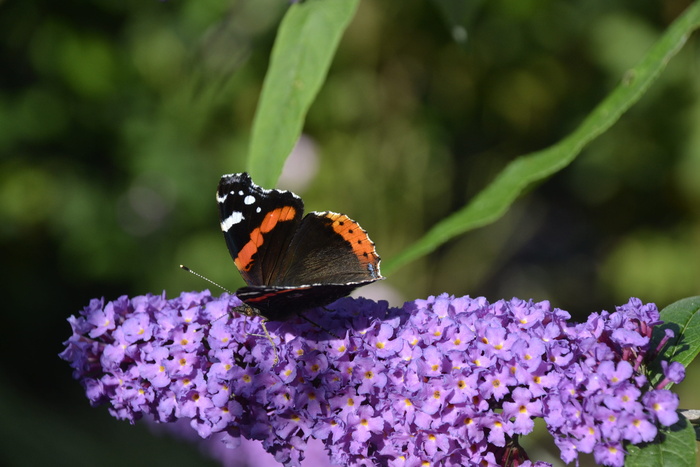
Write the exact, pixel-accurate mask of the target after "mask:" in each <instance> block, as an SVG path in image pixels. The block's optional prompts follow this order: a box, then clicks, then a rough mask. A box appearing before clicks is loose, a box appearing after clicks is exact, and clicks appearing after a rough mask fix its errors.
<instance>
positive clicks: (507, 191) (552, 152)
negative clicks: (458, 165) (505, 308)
mask: <svg viewBox="0 0 700 467" xmlns="http://www.w3.org/2000/svg"><path fill="white" fill-rule="evenodd" d="M699 26H700V3H697V2H696V3H693V4H692V5H691V6H690V7H688V9H687V10H686V11H685V12H684V13H683V15H681V16H680V17H679V18H678V19H676V21H675V22H674V23H673V24H672V25H671V26H670V27H669V28H668V29H667V30H666V32H665V33H664V34H663V35H662V37H661V38H660V39H659V40H658V42H657V43H656V44H655V45H654V46H653V47H652V48H651V50H649V52H648V53H647V54H646V56H645V57H644V58H643V59H642V60H641V62H640V63H639V64H638V65H637V66H636V67H634V68H632V69H631V70H629V71H628V72H627V73H626V76H625V78H624V79H623V80H622V82H621V83H620V84H619V85H618V86H617V87H616V88H615V89H614V90H613V92H612V93H611V94H610V95H608V97H607V98H605V100H603V102H601V103H600V104H599V105H598V106H597V107H596V108H595V109H593V111H592V112H591V113H590V115H589V116H588V117H587V118H586V119H585V120H584V121H583V123H581V125H580V126H579V127H578V128H577V129H576V130H575V131H574V132H573V133H571V134H570V135H569V136H567V137H566V138H564V139H563V140H562V141H560V142H559V143H557V144H555V145H554V146H551V147H549V148H547V149H544V150H542V151H538V152H534V153H531V154H528V155H525V156H521V157H519V158H517V159H515V160H514V161H513V162H511V163H510V164H509V165H508V166H507V167H506V168H505V169H504V170H503V171H502V172H501V173H500V174H499V175H498V176H497V177H496V179H495V180H494V181H493V182H492V183H491V184H490V185H489V186H488V187H486V188H485V189H484V190H483V191H482V192H481V193H479V194H478V195H477V196H476V197H474V199H473V200H472V201H471V202H470V203H469V204H468V205H466V206H465V207H464V208H462V209H461V210H460V211H458V212H456V213H454V214H453V215H451V216H450V217H448V218H446V219H444V220H443V221H441V222H439V223H438V224H437V225H435V226H434V227H433V228H432V229H430V230H429V231H428V233H426V234H425V236H423V237H422V238H421V239H419V240H418V241H417V242H415V243H414V244H413V245H411V246H409V247H408V248H406V249H405V250H404V251H403V252H401V253H400V254H399V255H398V256H396V257H394V258H391V259H390V260H388V261H386V263H385V264H382V269H383V270H384V272H385V273H386V274H387V275H388V274H391V273H392V272H393V271H395V270H396V269H398V268H399V267H400V266H402V265H404V264H406V263H408V262H410V261H413V260H415V259H417V258H419V257H421V256H423V255H426V254H428V253H430V252H431V251H433V250H435V249H436V248H437V247H439V246H440V245H442V244H444V243H445V242H447V241H449V240H450V239H452V238H454V237H456V236H457V235H460V234H463V233H464V232H467V231H468V230H471V229H475V228H477V227H481V226H484V225H487V224H490V223H492V222H494V221H496V220H497V219H499V218H500V217H501V216H503V214H504V213H505V212H506V211H507V210H508V208H509V207H510V205H511V204H512V203H513V202H514V201H515V200H516V199H517V198H518V196H519V195H520V194H521V193H522V192H523V190H525V188H527V187H528V186H529V185H530V184H532V183H533V182H537V181H539V180H542V179H545V178H547V177H549V176H550V175H552V174H554V173H556V172H558V171H559V170H561V169H563V168H564V167H566V166H567V165H569V164H570V163H571V161H573V160H574V159H575V158H576V156H577V155H578V154H579V153H580V152H581V150H582V149H583V147H584V146H585V145H586V144H588V143H589V142H591V141H592V140H593V139H595V138H596V137H597V136H599V135H600V134H602V133H603V132H605V131H606V130H608V129H609V128H610V127H611V126H612V125H613V124H614V123H615V122H616V121H617V120H618V119H619V118H620V116H621V115H622V114H623V113H624V112H626V111H627V110H628V109H629V108H630V107H631V106H632V105H633V104H634V103H635V102H637V100H639V98H640V97H641V96H642V95H643V94H644V92H645V91H646V90H647V89H648V88H649V86H651V84H652V83H653V82H654V80H655V79H656V78H657V77H658V76H659V74H660V73H661V71H663V69H664V68H665V67H666V64H667V63H668V62H669V60H670V59H671V58H672V57H673V56H674V55H675V54H676V53H677V52H678V51H679V50H680V49H681V47H682V46H683V44H684V43H685V41H686V40H687V38H688V36H689V35H690V33H691V32H692V31H693V30H695V29H697V28H698V27H699Z"/></svg>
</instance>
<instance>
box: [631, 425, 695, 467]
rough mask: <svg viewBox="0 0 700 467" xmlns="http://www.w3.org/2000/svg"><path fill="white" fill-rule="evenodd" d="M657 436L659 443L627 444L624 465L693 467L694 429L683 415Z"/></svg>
mask: <svg viewBox="0 0 700 467" xmlns="http://www.w3.org/2000/svg"><path fill="white" fill-rule="evenodd" d="M659 436H660V437H661V441H660V442H659V443H654V444H651V443H650V444H645V445H641V446H634V445H631V446H628V449H627V451H628V452H629V454H628V455H627V457H626V458H625V467H663V466H667V467H695V459H696V455H697V454H696V442H695V431H694V430H693V427H692V426H691V425H690V423H688V420H686V419H685V417H683V416H682V415H680V420H679V421H678V423H676V424H675V425H673V426H672V427H671V428H670V429H666V430H659Z"/></svg>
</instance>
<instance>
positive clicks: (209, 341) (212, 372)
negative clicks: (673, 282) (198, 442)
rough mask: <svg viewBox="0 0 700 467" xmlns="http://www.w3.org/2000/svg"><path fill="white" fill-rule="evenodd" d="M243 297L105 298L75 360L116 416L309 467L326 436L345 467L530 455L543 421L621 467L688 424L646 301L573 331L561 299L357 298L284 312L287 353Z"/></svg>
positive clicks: (89, 319) (281, 336)
mask: <svg viewBox="0 0 700 467" xmlns="http://www.w3.org/2000/svg"><path fill="white" fill-rule="evenodd" d="M240 305H241V302H240V301H239V300H238V299H237V298H236V297H235V296H230V295H228V294H223V295H222V296H221V297H220V298H218V299H217V298H214V297H212V296H211V295H210V294H209V292H208V291H205V292H202V293H183V294H182V295H181V296H180V297H178V298H175V299H171V300H168V299H166V298H165V296H164V295H162V296H151V295H148V296H139V297H135V298H132V299H129V298H127V297H121V298H119V299H118V300H115V301H112V302H108V303H107V304H105V303H104V300H92V301H91V302H90V305H89V306H87V307H86V308H85V309H84V310H83V311H82V313H81V314H80V316H79V317H71V318H70V319H69V322H70V324H71V326H72V328H73V336H72V337H71V338H70V339H69V340H68V341H67V342H66V349H65V351H64V352H63V353H62V354H61V357H62V358H63V359H65V360H67V361H69V362H70V363H71V366H72V367H73V368H74V376H75V377H76V378H77V379H79V380H80V381H81V382H82V384H83V385H84V387H85V390H86V393H87V396H88V398H89V400H90V401H91V403H92V404H95V405H96V404H101V403H108V404H109V405H110V412H111V413H112V414H113V415H114V416H115V417H117V418H120V419H126V420H130V421H132V422H133V421H135V420H137V419H139V418H140V417H142V416H143V415H147V416H149V417H150V418H153V419H154V420H156V421H158V422H173V421H176V420H181V419H186V420H188V421H189V424H190V426H191V427H192V428H194V430H196V432H197V433H198V434H199V435H200V436H201V437H203V438H208V437H210V436H211V435H214V434H216V436H217V437H222V438H223V439H224V440H225V442H226V443H227V444H228V445H229V446H231V447H235V446H236V445H237V444H238V443H240V438H241V437H244V438H247V439H256V440H260V441H262V445H263V447H264V448H265V449H266V450H267V451H268V452H270V453H272V454H273V455H274V456H275V458H276V459H277V461H279V462H281V463H284V464H286V465H299V463H300V461H301V460H302V459H303V458H304V450H305V447H306V445H307V443H308V442H309V440H310V439H312V438H315V439H317V440H321V441H323V443H324V444H325V447H326V450H327V452H328V453H329V455H330V460H331V461H332V462H333V463H335V464H339V465H389V466H393V465H396V466H399V465H401V466H420V465H425V463H426V462H427V463H429V464H430V465H435V464H441V463H442V464H445V465H470V464H481V465H500V464H502V463H503V462H504V460H505V459H512V456H513V455H516V456H517V459H516V460H517V462H519V465H530V464H531V462H530V461H529V460H526V456H525V454H524V451H523V450H522V448H520V447H519V446H518V445H517V437H518V436H519V435H525V434H527V433H530V432H531V431H532V429H533V425H534V419H535V418H537V417H540V418H543V419H544V420H545V422H546V423H547V426H548V428H549V430H550V432H551V433H552V435H553V436H554V437H555V441H556V443H557V445H558V446H559V448H560V449H561V453H562V459H563V460H565V461H566V462H570V461H572V460H575V459H576V458H577V457H578V453H580V452H583V453H591V452H592V453H593V454H594V456H595V459H596V461H597V462H598V463H600V464H604V465H613V466H618V465H623V463H624V457H625V444H626V443H632V444H637V443H640V442H644V441H651V440H653V439H654V438H655V436H656V434H657V429H658V428H657V427H658V426H659V425H665V426H669V425H672V424H673V423H675V422H676V421H677V419H678V417H677V415H676V408H677V405H678V399H677V397H676V396H675V395H674V394H672V393H671V392H669V391H667V390H664V389H660V388H661V387H663V385H665V384H666V383H668V382H670V381H672V382H679V381H680V380H682V379H683V377H684V370H683V368H682V366H680V365H679V364H675V363H674V364H671V365H664V367H663V368H664V374H665V376H666V379H664V380H663V381H662V382H661V383H660V384H658V385H657V386H656V387H655V388H652V387H650V384H649V382H648V380H647V377H646V376H645V374H644V371H645V364H646V363H647V362H648V361H649V359H650V358H651V357H652V356H653V355H652V354H655V352H656V351H657V350H658V349H651V348H650V336H651V331H652V328H653V326H655V325H657V324H659V314H658V311H657V309H656V307H655V306H654V305H653V304H649V305H643V304H642V303H641V302H640V301H639V300H637V299H631V300H630V302H629V303H628V304H626V305H623V306H621V307H618V308H617V310H616V312H614V313H608V312H601V313H596V314H593V315H591V316H590V318H589V319H588V321H587V322H586V323H583V324H579V325H574V324H570V323H569V322H568V320H569V318H570V316H569V314H568V313H567V312H565V311H562V310H559V309H551V308H550V305H549V303H548V302H546V301H545V302H539V303H534V302H532V301H523V300H518V299H512V300H510V301H505V300H501V301H498V302H495V303H489V302H488V301H487V300H486V299H484V298H470V297H460V298H453V297H449V296H447V295H441V296H439V297H430V298H428V299H427V300H416V301H414V302H408V303H406V304H405V305H404V306H403V307H402V308H391V309H389V308H388V307H387V305H386V303H384V302H380V303H375V302H372V301H369V300H363V299H350V298H346V299H342V300H339V301H338V302H336V303H335V304H333V305H332V307H333V311H332V312H328V311H327V310H324V309H316V310H310V311H308V312H306V313H305V314H304V316H305V317H307V318H308V319H309V320H310V321H312V322H313V323H314V324H311V323H310V322H309V321H306V320H303V319H301V318H295V319H293V320H290V321H287V322H274V323H273V322H268V323H267V328H268V330H269V332H270V334H271V335H272V337H273V339H274V340H275V343H276V348H277V351H278V353H279V361H277V362H275V352H274V351H273V347H272V345H271V344H270V342H269V341H268V340H267V338H265V337H264V336H261V333H262V332H261V325H260V323H261V318H259V317H249V316H243V315H240V314H238V313H236V312H235V311H236V307H237V306H240ZM662 345H663V343H662ZM514 453H516V454H514ZM534 464H535V465H545V464H544V463H541V462H536V463H534Z"/></svg>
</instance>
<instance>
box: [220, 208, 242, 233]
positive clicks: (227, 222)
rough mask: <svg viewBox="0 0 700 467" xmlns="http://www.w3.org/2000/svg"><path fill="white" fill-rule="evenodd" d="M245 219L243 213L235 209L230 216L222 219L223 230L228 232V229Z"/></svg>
mask: <svg viewBox="0 0 700 467" xmlns="http://www.w3.org/2000/svg"><path fill="white" fill-rule="evenodd" d="M242 220H243V213H242V212H240V211H233V212H232V213H231V215H230V216H228V217H227V218H226V219H224V220H222V221H221V230H223V231H224V232H228V229H230V228H231V227H233V226H234V225H236V224H238V223H239V222H241V221H242Z"/></svg>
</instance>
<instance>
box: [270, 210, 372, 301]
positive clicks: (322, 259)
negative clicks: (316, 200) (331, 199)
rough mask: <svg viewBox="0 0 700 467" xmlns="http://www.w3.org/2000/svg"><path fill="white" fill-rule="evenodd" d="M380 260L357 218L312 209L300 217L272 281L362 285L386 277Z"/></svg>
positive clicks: (288, 283) (276, 283)
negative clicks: (383, 275)
mask: <svg viewBox="0 0 700 467" xmlns="http://www.w3.org/2000/svg"><path fill="white" fill-rule="evenodd" d="M379 262H380V258H379V255H378V254H377V252H376V250H375V248H374V243H373V242H372V240H370V238H369V236H368V235H367V232H365V230H364V229H363V228H362V227H360V225H359V224H358V223H357V222H355V221H353V220H352V219H350V218H349V217H348V216H346V215H344V214H337V213H334V212H312V213H309V214H308V215H307V216H306V217H304V219H303V220H302V221H301V224H300V225H299V228H298V229H297V231H296V232H295V234H294V237H293V238H292V240H291V243H290V245H289V249H288V250H287V251H286V252H285V256H284V258H283V260H282V264H281V265H280V269H279V276H277V277H276V278H275V279H276V280H275V282H274V283H272V284H270V285H279V286H294V285H302V284H303V285H313V284H357V285H356V286H355V287H359V286H360V285H365V284H368V283H371V282H374V281H377V280H380V279H383V277H382V275H381V273H380V271H379ZM353 288H354V287H353ZM350 290H352V289H350ZM347 293H350V291H348V292H347ZM347 293H346V294H345V295H347Z"/></svg>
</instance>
